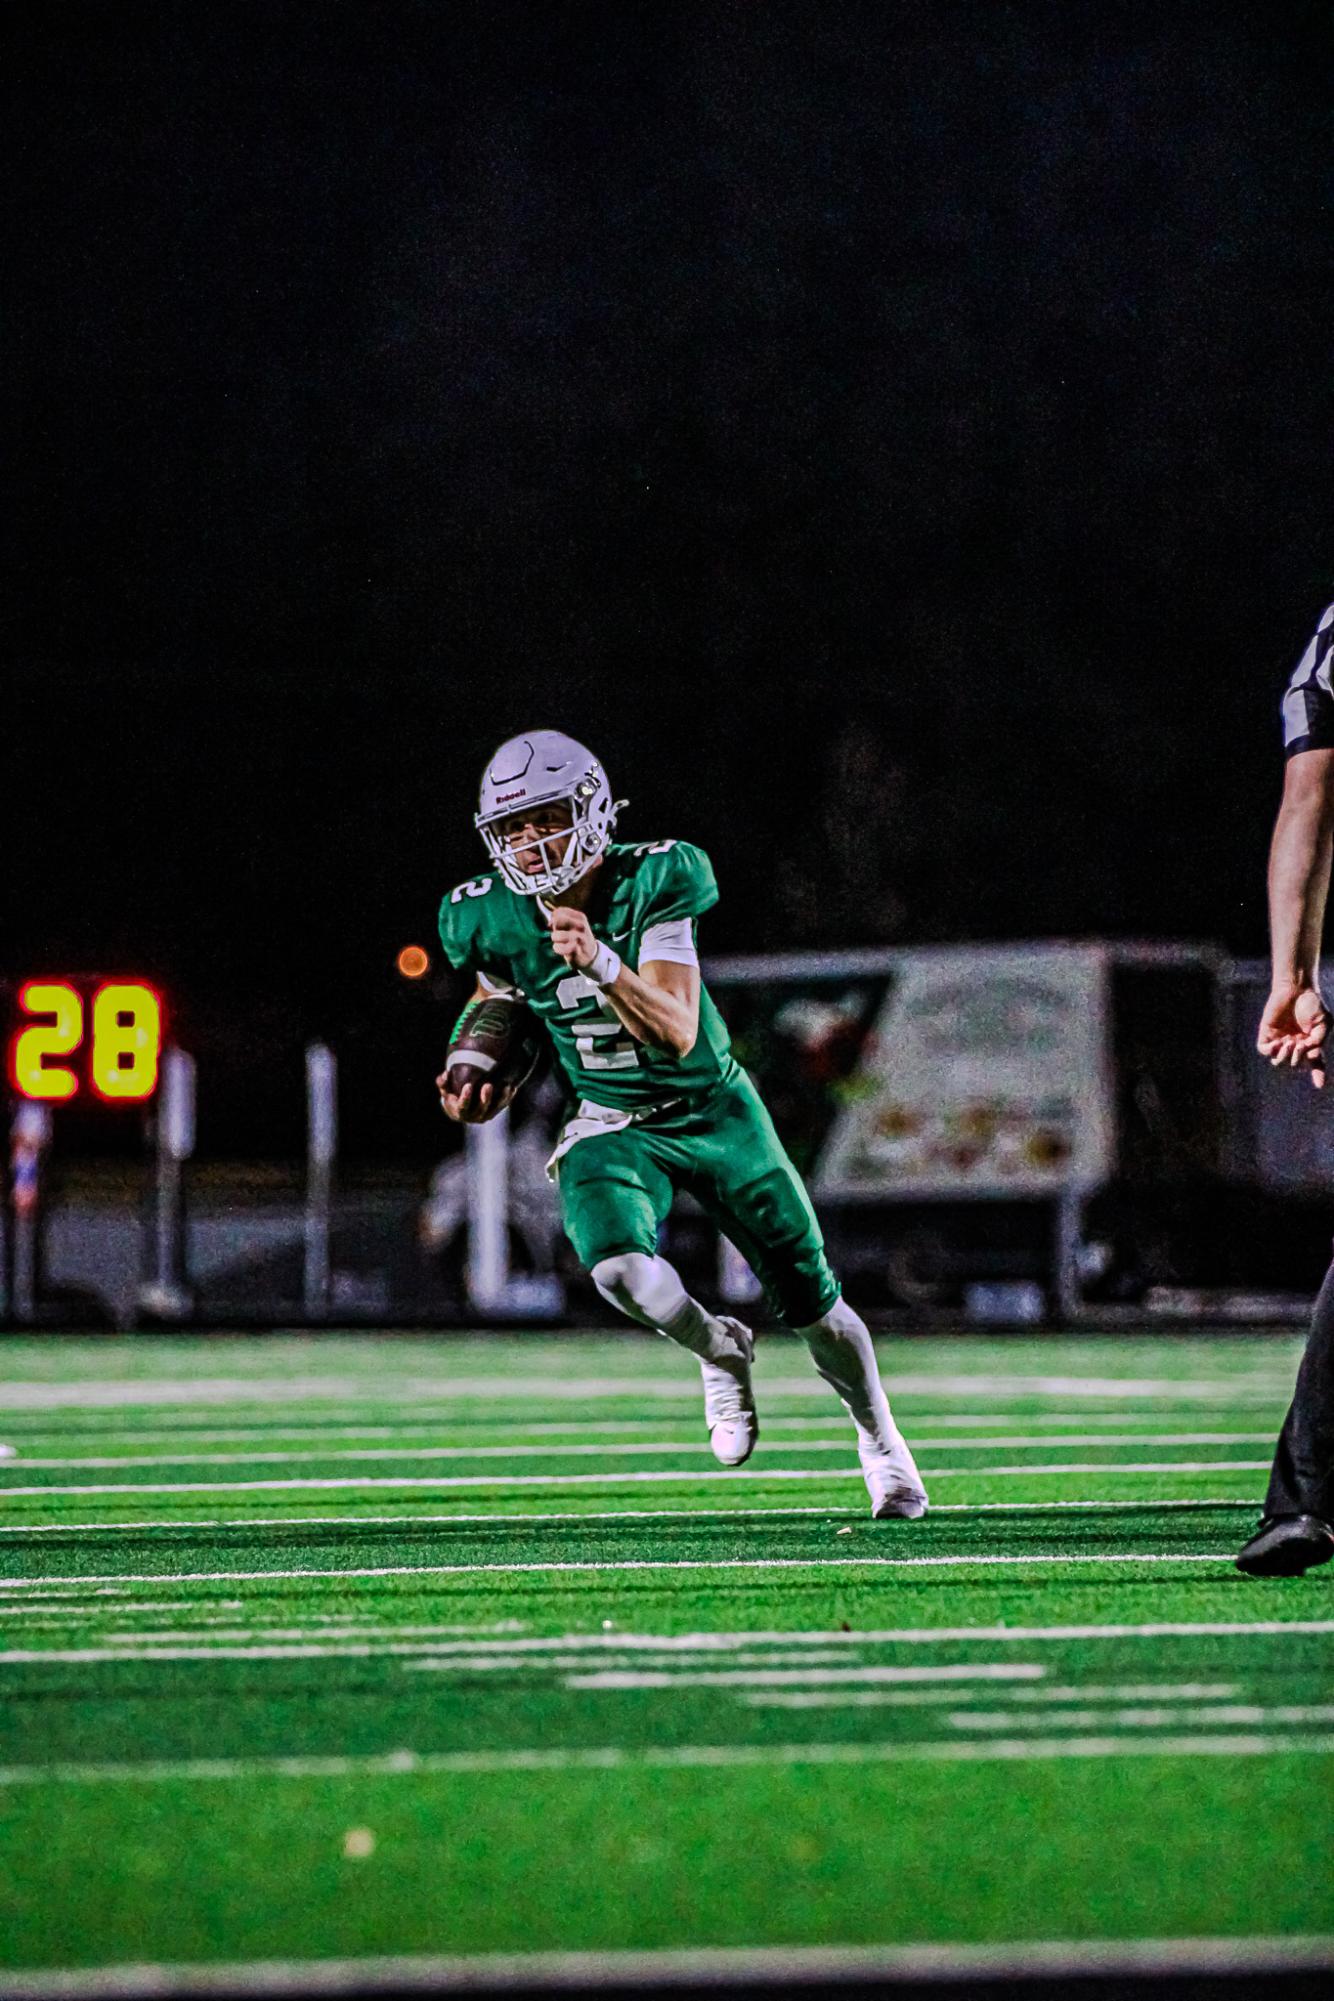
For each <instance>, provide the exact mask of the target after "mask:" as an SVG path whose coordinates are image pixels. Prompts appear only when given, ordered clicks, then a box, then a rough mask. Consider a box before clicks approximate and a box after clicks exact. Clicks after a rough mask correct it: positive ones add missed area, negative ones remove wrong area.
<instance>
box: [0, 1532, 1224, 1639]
mask: <svg viewBox="0 0 1334 2001" xmlns="http://www.w3.org/2000/svg"><path fill="white" fill-rule="evenodd" d="M1232 1554H1233V1553H1232V1551H1231V1550H1199V1551H1194V1552H1192V1553H1190V1554H1182V1553H1180V1552H1177V1551H1166V1552H1159V1551H1152V1552H1147V1551H1141V1550H1135V1551H1125V1552H1110V1551H1100V1552H1098V1553H1096V1554H1087V1553H1084V1552H1080V1553H1078V1554H1069V1555H1066V1554H1061V1555H1045V1556H1044V1555H1032V1556H721V1557H708V1556H703V1557H692V1556H680V1557H631V1558H619V1559H614V1560H613V1561H611V1562H609V1563H592V1562H589V1563H579V1562H547V1563H433V1564H424V1565H421V1566H420V1567H417V1566H412V1565H386V1566H384V1567H377V1568H374V1569H366V1570H344V1571H320V1570H308V1571H230V1572H223V1571H217V1572H213V1573H207V1572H198V1571H196V1572H194V1573H186V1575H190V1576H193V1578H195V1579H202V1578H203V1577H205V1576H208V1575H210V1574H211V1575H212V1576H214V1577H218V1578H222V1577H227V1576H230V1577H245V1576H249V1577H280V1576H287V1577H298V1576H306V1577H335V1576H337V1577H348V1578H352V1577H411V1576H423V1577H488V1576H500V1577H510V1576H526V1575H534V1574H536V1575H550V1574H568V1573H571V1572H588V1573H595V1574H597V1575H606V1574H609V1573H614V1572H619V1571H630V1570H634V1571H644V1570H866V1569H871V1570H937V1569H956V1568H957V1569H965V1570H967V1569H973V1570H976V1569H994V1568H996V1567H998V1566H1003V1567H1006V1568H1010V1567H1019V1568H1030V1569H1041V1568H1042V1567H1043V1566H1044V1565H1047V1564H1062V1565H1065V1564H1090V1563H1096V1564H1107V1563H1112V1564H1116V1563H1148V1564H1154V1563H1229V1562H1230V1561H1231V1559H1232ZM22 1581H23V1580H10V1579H4V1580H0V1590H8V1589H11V1588H12V1586H13V1584H14V1583H15V1582H22ZM158 1581H163V1580H161V1579H159V1580H158ZM173 1581H182V1580H181V1579H177V1580H173ZM26 1658H28V1656H26V1655H24V1654H16V1653H14V1652H12V1651H11V1652H0V1661H14V1660H22V1659H26ZM47 1658H49V1659H54V1658H55V1656H54V1655H49V1656H47ZM69 1658H70V1659H76V1658H77V1659H86V1658H90V1656H86V1655H82V1654H80V1655H70V1656H69Z"/></svg>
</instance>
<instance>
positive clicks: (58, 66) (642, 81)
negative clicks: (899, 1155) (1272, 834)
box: [3, 0, 1334, 1067]
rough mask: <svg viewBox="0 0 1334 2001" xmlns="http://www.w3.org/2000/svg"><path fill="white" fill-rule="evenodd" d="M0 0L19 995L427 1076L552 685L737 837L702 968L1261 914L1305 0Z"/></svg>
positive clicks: (1313, 568)
mask: <svg viewBox="0 0 1334 2001" xmlns="http://www.w3.org/2000/svg"><path fill="white" fill-rule="evenodd" d="M7 20H8V26H9V28H10V31H11V37H12V38H13V40H14V41H15V42H16V43H17V53H16V56H14V57H12V58H11V65H10V69H11V85H12V88H13V91H14V94H15V98H16V106H17V109H16V111H15V113H14V115H13V116H12V117H11V119H10V121H9V123H10V145H11V164H10V168H9V173H8V176H7V178H8V183H9V189H10V193H11V203H12V207H13V209H14V211H15V212H16V215H17V220H18V223H19V228H20V233H21V249H20V254H19V256H18V258H17V259H16V260H15V262H14V263H13V264H12V265H11V271H12V273H13V274H14V276H13V280H12V284H11V294H12V298H13V300H14V301H16V305H11V312H10V314H9V316H8V328H7V333H6V336H5V340H6V348H7V360H8V371H7V372H8V374H9V378H10V380H11V383H13V385H14V399H13V403H12V406H11V407H12V409H13V411H14V415H15V420H16V421H15V425H14V428H15V430H16V434H17V452H16V453H11V464H12V465H13V466H14V467H15V473H14V488H13V495H12V500H11V507H10V510H9V511H10V514H11V520H12V523H13V524H14V527H13V530H12V532H11V538H10V549H11V585H10V589H9V590H8V591H7V593H6V601H7V614H8V616H7V621H6V622H7V626H8V636H7V653H8V655H9V659H10V662H11V663H12V664H11V670H10V678H11V679H12V683H13V689H12V694H11V696H10V698H9V699H8V700H7V701H6V703H5V736H6V738H7V739H8V741H7V745H6V748H7V751H8V753H9V759H8V762H9V764H10V767H11V771H12V773H13V777H12V779H11V786H10V787H9V788H7V790H9V792H10V800H11V804H10V808H9V812H8V814H7V816H6V817H7V825H6V837H5V844H4V845H5V859H6V866H5V869H4V877H5V881H4V890H5V897H4V904H5V908H4V913H3V915H4V940H5V943H4V969H5V970H7V971H9V972H10V973H21V972H25V971H28V970H30V969H32V968H34V967H37V968H41V969H47V968H50V969H54V968H56V967H58V966H86V967H92V966H102V965H112V964H116V965H119V966H123V967H126V968H129V967H131V966H143V967H147V968H149V969H150V970H153V971H155V972H157V973H158V974H159V975H160V976H161V977H162V978H163V979H164V980H165V981H166V983H167V985H168V987H169V988H170V989H171V990H172V991H173V992H174V993H176V994H177V995H178V996H179V997H180V1010H181V1013H182V1015H183V1016H184V1018H185V1019H186V1020H188V1021H191V1022H192V1024H193V1027H194V1032H195V1036H196V1040H197V1042H198V1043H200V1044H201V1045H203V1046H205V1047H207V1046H208V1045H209V1044H210V1041H212V1042H213V1043H215V1044H216V1046H217V1048H218V1049H219V1051H220V1052H221V1050H222V1048H223V1046H224V1042H225V1039H226V1035H227V1033H230V1034H231V1035H232V1037H233V1046H235V1044H236V1041H237V1039H238V1038H239V1039H240V1040H245V1039H247V1038H250V1037H253V1038H255V1040H256V1041H257V1042H259V1041H263V1039H264V1038H265V1037H267V1038H268V1039H269V1042H270V1043H272V1044H274V1045H275V1046H276V1045H277V1044H284V1045H285V1043H286V1042H288V1041H290V1042H291V1043H292V1045H293V1046H294V1047H295V1046H299V1042H300V1039H301V1037H302V1036H303V1035H304V1034H305V1033H306V1032H307V1031H309V1030H320V1031H323V1032H327V1033H330V1034H332V1035H334V1036H335V1037H336V1038H338V1039H340V1040H341V1041H342V1043H343V1044H344V1046H346V1047H348V1048H350V1049H354V1050H355V1049H361V1050H363V1051H366V1052H370V1051H371V1050H377V1051H378V1052H379V1054H378V1059H377V1060H378V1061H379V1062H380V1063H382V1064H387V1065H390V1066H391V1067H392V1066H394V1065H395V1063H396V1060H397V1059H396V1050H397V1049H398V1048H400V1047H401V1048H403V1049H407V1048H408V1047H409V1046H411V1047H412V1050H413V1061H414V1062H416V1061H417V1060H418V1057H417V1044H419V1043H420V1042H421V1039H422V1030H421V1017H420V1015H416V1016H414V1017H413V1020H414V1023H415V1026H414V1028H413V1029H412V1032H411V1033H409V1032H408V1031H407V1030H404V1029H402V1028H401V1023H402V1020H403V1014H402V1011H403V1009H404V1007H405V1006H406V1005H407V1003H406V1001H405V999H404V997H403V994H402V992H401V990H400V987H399V984H398V983H396V982H395V980H394V976H393V975H392V973H391V972H390V971H389V967H390V964H391V961H392V956H393V953H394V951H395V950H396V948H397V947H398V945H400V944H401V943H403V942H404V941H406V940H407V939H409V938H420V939H422V940H424V941H425V942H430V933H431V924H432V917H433V912H434V907H435V903H436V900H437V898H438V895H439V893H440V891H441V889H442V888H445V887H447V886H448V885H449V884H450V883H452V882H455V881H457V880H458V879H459V878H460V877H461V876H463V875H466V874H469V873H472V872H473V871H474V869H475V868H476V867H477V866H478V865H479V863H480V861H481V850H480V848H479V847H478V846H476V844H475V836H474V834H473V833H472V829H471V818H470V816H471V812H472V807H473V793H474V787H475V782H476V776H477V770H478V767H479V766H480V764H481V762H482V760H483V758H484V757H485V755H486V753H487V751H488V750H490V749H491V748H492V747H493V745H494V744H495V743H496V742H497V741H498V740H499V739H500V738H501V737H503V736H505V735H508V734H509V733H511V732H512V731H513V730H515V729H517V728H520V727H522V726H524V725H525V724H530V723H534V722H536V723H548V724H553V725H557V726H564V727H566V728H569V729H570V730H571V731H573V732H574V733H575V734H578V735H582V736H584V737H585V738H586V739H587V740H589V741H591V742H592V743H593V745H594V746H595V747H596V748H597V749H598V750H599V751H600V752H601V753H602V755H603V756H604V758H605V760H606V762H607V763H608V765H609V767H610V770H611V774H612V777H613V781H614V782H615V784H616V786H617V788H618V790H621V791H625V792H627V793H629V795H630V796H631V798H632V799H633V801H634V802H635V810H634V813H633V815H632V816H630V818H629V819H628V821H627V822H626V825H627V828H628V829H632V830H633V831H634V832H636V833H639V834H644V835H648V836H657V835H659V834H662V833H677V834H681V835H687V836H690V837H692V838H695V839H698V840H700V841H702V842H703V843H704V844H705V845H706V846H708V847H709V848H710V849H711V851H712V852H713V854H714V856H715V860H716V862H717V865H718V869H719V874H720V877H721V880H722V886H723V891H724V900H723V904H722V906H721V907H720V910H719V912H718V914H717V916H716V917H715V918H714V919H713V920H711V924H710V927H709V932H708V936H707V938H706V943H707V944H709V945H711V946H712V947H713V948H714V949H718V948H742V947H750V946H770V947H773V946H778V945H782V944H785V943H788V942H792V941H795V940H800V941H802V942H830V943H864V942H872V941H874V940H876V939H877V938H884V939H890V938H894V939H903V940H908V941H911V940H915V939H936V938H942V937H953V936H971V937H1005V936H1036V935H1043V934H1046V933H1061V932H1071V933H1081V934H1098V933H1110V934H1122V935H1127V934H1131V935H1162V936H1207V937H1213V938H1217V939H1219V940H1220V941H1222V942H1224V943H1225V944H1228V945H1230V946H1233V947H1236V948H1239V949H1243V950H1246V951H1254V950H1259V949H1262V948H1263V942H1264V914H1263V902H1262V883H1263V861H1264V854H1263V850H1264V845H1265V841H1266V838H1267V833H1268V825H1269V821H1270V818H1271V816H1272V811H1273V805H1274V801H1275V797H1276V788H1277V785H1278V778H1279V769H1278V747H1277V696H1278V693H1279V690H1280V687H1281V683H1282V679H1283V676H1284V674H1285V673H1286V671H1287V669H1288V667H1289V666H1290V664H1291V662H1292V660H1293V659H1294V658H1295V657H1296V654H1297V653H1298V652H1299V651H1300V649H1301V646H1302V645H1303V643H1304V641H1305V639H1306V637H1307V634H1308V631H1309V628H1310V626H1311V625H1312V623H1313V621H1314V618H1315V616H1316V614H1317V612H1318V611H1319V609H1320V607H1321V605H1322V604H1324V603H1325V602H1327V601H1328V599H1329V597H1330V596H1331V595H1334V581H1331V578H1332V576H1334V562H1332V561H1331V553H1330V528H1329V497H1328V495H1329V461H1330V447H1331V371H1330V320H1329V314H1328V311H1327V308H1326V300H1327V298H1328V296H1329V282H1328V281H1329V276H1330V248H1329V245H1330V230H1331V211H1330V181H1329V175H1328V167H1327V165H1326V164H1325V162H1326V160H1327V156H1328V136H1329V134H1328V102H1329V86H1330V79H1331V55H1332V54H1334V36H1331V31H1330V10H1329V8H1328V7H1327V6H1326V5H1324V4H1320V5H1316V4H1308V0H1267V4H1265V5H1263V6H1257V5H1253V4H1250V5H1244V6H1243V5H1235V4H1234V5H1231V6H1229V5H1226V4H1223V5H1219V4H1213V5H1195V4H1187V3H1186V0H1182V4H1169V5H1166V6H1164V5H1162V4H1161V0H1159V4H1156V5H1138V4H1136V5H1132V4H1120V5H1112V4H1108V0H1081V4H1079V5H1075V6H1071V5H1070V4H1068V0H1064V4H1050V5H1049V4H1041V0H1036V3H1035V4H1031V5H1020V4H1015V5H1007V4H1003V0H992V4H986V5H975V4H968V0H957V4H950V0H934V4H928V0H917V4H914V0H902V4H889V0H881V4H873V5H856V4H850V0H845V4H840V0H831V4H829V5H827V6H811V5H810V4H809V0H804V4H800V5H794V4H783V0H777V4H770V5H762V4H759V0H750V4H740V0H734V4H725V3H724V0H716V4H671V5H666V4H664V5H663V6H660V7H649V6H644V7H635V6H621V5H612V4H601V5H592V4H590V5H580V4H561V0H543V4H537V5H522V4H518V0H493V4H490V5H479V6H452V5H446V4H443V0H440V4H427V3H426V0H417V4H413V0H381V4H370V0H366V4H361V5H339V4H330V0H325V4H322V5H320V6H318V7H313V6H310V5H309V4H304V5H295V4H284V3H283V0H276V4H275V0H267V4H264V5H253V6H252V5H221V6H218V7H208V8H196V7H189V6H186V5H174V6H173V5H166V4H162V5H158V6H154V7H141V6H135V5H125V4H117V5H103V4H87V3H86V0H85V4H80V0H70V4H65V5H61V6H51V5H49V4H36V0H29V4H25V5H20V6H18V7H16V8H14V9H12V10H11V11H10V13H9V15H8V17H7ZM15 753H17V755H15ZM15 800H18V801H21V802H22V803H21V804H20V805H19V806H18V807H17V809H16V806H15V804H14V803H13V802H14V801H15ZM850 828H851V829H852V830H853V831H854V832H855V830H856V829H861V830H862V837H861V839H860V841H858V840H857V839H855V838H850V832H849V829H850ZM242 1024H245V1026H244V1027H243V1026H242ZM431 1032H432V1033H434V1030H432V1031H431ZM414 1038H415V1040H414ZM218 1060H219V1063H220V1064H221V1063H222V1061H223V1058H222V1055H221V1054H220V1055H219V1058H218ZM367 1060H369V1057H368V1059H367Z"/></svg>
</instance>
